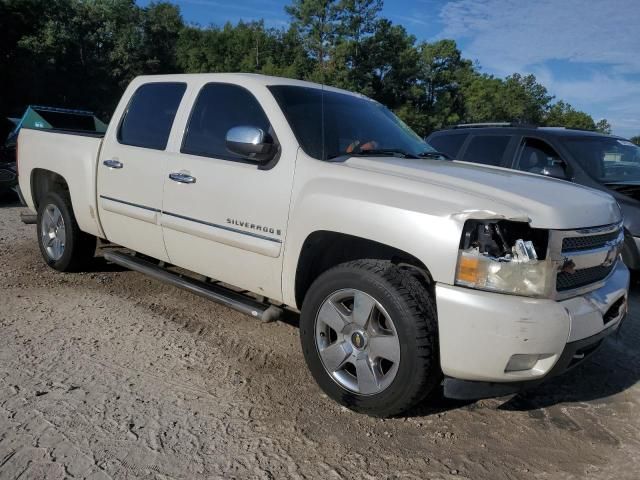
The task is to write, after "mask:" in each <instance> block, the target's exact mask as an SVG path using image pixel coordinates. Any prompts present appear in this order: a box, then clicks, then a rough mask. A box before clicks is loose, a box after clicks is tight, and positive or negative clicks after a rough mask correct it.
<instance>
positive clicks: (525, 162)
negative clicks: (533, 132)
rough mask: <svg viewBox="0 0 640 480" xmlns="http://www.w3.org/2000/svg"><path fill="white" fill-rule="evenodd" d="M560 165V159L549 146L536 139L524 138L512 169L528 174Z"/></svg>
mask: <svg viewBox="0 0 640 480" xmlns="http://www.w3.org/2000/svg"><path fill="white" fill-rule="evenodd" d="M560 164H562V159H561V158H560V155H558V152H556V151H555V150H554V149H553V147H552V146H551V145H549V144H548V143H547V142H545V141H543V140H539V139H537V138H525V139H524V140H523V141H522V144H521V147H520V154H519V155H518V158H517V159H516V164H515V165H514V168H516V169H518V170H522V171H524V172H530V173H542V171H543V170H545V169H546V168H547V167H551V166H553V165H560Z"/></svg>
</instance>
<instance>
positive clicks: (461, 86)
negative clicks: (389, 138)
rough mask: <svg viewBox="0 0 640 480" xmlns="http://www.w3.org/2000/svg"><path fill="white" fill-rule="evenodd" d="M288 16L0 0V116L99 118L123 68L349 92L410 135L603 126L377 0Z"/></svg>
mask: <svg viewBox="0 0 640 480" xmlns="http://www.w3.org/2000/svg"><path fill="white" fill-rule="evenodd" d="M285 10H286V12H287V13H288V15H289V16H290V19H291V25H290V27H289V28H286V29H282V28H280V29H276V28H267V27H265V24H264V22H262V21H257V22H239V23H238V24H235V25H233V24H231V23H227V24H225V25H222V26H216V25H212V26H209V27H206V28H203V27H200V26H194V25H186V24H185V23H184V21H183V19H182V17H181V14H180V10H179V8H178V7H177V6H176V5H175V4H172V3H168V2H159V3H152V4H150V5H148V6H147V7H144V8H143V7H140V6H138V5H137V4H136V3H135V0H0V71H1V72H3V75H1V76H0V88H1V89H2V92H5V94H4V95H2V96H0V115H4V116H6V115H9V114H13V115H15V114H19V113H21V112H22V110H23V109H24V106H25V105H27V104H29V103H32V104H33V103H42V104H47V105H55V106H68V107H75V108H88V109H92V110H94V111H96V112H97V113H98V114H99V115H100V116H102V117H103V118H105V119H108V118H109V115H110V114H111V112H112V111H113V109H114V107H115V104H116V103H117V101H118V99H119V97H120V95H121V93H122V91H123V89H124V88H125V86H126V84H127V83H128V82H129V81H130V80H131V79H132V78H133V77H135V76H137V75H142V74H160V73H174V72H255V73H264V74H269V75H278V76H285V77H292V78H300V79H306V80H312V81H318V82H324V83H326V84H329V85H334V86H338V87H341V88H345V89H348V90H353V91H357V92H361V93H363V94H365V95H368V96H370V97H372V98H374V99H376V100H378V101H379V102H381V103H383V104H385V105H387V106H388V107H390V108H391V109H393V110H394V111H395V112H396V113H398V115H399V116H400V117H401V118H402V119H403V120H405V121H406V122H407V123H408V124H409V125H411V126H412V127H413V128H414V129H415V130H416V131H417V132H418V133H419V134H421V135H427V134H428V133H430V132H431V131H433V130H435V129H439V128H442V127H445V126H447V125H452V124H456V123H463V122H465V123H466V122H487V121H512V122H520V123H535V124H541V125H557V126H567V127H572V128H585V129H589V130H598V131H602V132H605V133H609V132H610V131H611V127H610V125H609V124H608V122H607V121H606V120H600V121H599V122H597V123H596V122H595V121H594V120H593V118H591V116H589V115H588V114H586V113H585V112H580V111H577V110H575V109H574V108H573V107H572V106H571V105H569V104H567V103H565V102H563V101H558V102H556V103H554V102H553V97H552V96H551V95H549V93H548V91H547V89H546V88H545V87H544V86H543V85H542V84H540V83H538V81H537V80H536V78H535V77H534V76H533V75H520V74H517V73H514V74H513V75H511V76H509V77H507V78H505V79H500V78H496V77H494V76H491V75H487V74H483V73H481V72H480V71H479V68H478V66H477V65H474V64H473V63H472V62H471V61H470V60H468V59H465V58H463V57H462V53H461V51H460V49H459V48H458V46H457V45H456V43H455V41H453V40H439V41H435V42H421V43H416V39H415V37H413V36H412V35H409V34H408V33H407V31H406V30H405V29H404V28H403V27H402V26H400V25H395V24H393V23H392V22H391V21H390V20H388V19H385V18H381V17H380V12H381V10H382V0H292V2H291V4H290V5H289V6H287V7H286V8H285Z"/></svg>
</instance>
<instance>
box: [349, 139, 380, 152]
mask: <svg viewBox="0 0 640 480" xmlns="http://www.w3.org/2000/svg"><path fill="white" fill-rule="evenodd" d="M376 148H378V142H376V141H375V140H367V141H366V142H363V143H361V142H360V140H354V141H353V142H351V143H350V144H349V146H348V147H347V149H346V152H347V153H361V152H365V151H367V150H375V149H376Z"/></svg>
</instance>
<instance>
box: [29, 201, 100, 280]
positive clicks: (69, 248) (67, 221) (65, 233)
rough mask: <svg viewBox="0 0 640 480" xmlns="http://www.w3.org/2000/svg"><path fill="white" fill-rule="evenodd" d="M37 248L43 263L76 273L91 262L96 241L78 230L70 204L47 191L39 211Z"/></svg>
mask: <svg viewBox="0 0 640 480" xmlns="http://www.w3.org/2000/svg"><path fill="white" fill-rule="evenodd" d="M37 225H38V245H39V246H40V252H41V253H42V257H43V258H44V261H45V262H47V265H49V266H50V267H51V268H54V269H56V270H58V271H61V272H78V271H82V270H84V269H86V268H87V267H89V266H90V265H91V264H92V262H93V261H94V256H95V250H96V238H95V237H93V236H91V235H89V234H87V233H84V232H83V231H82V230H80V228H79V227H78V223H77V222H76V218H75V216H74V215H73V209H72V208H71V202H70V201H69V200H68V199H67V198H66V197H64V196H62V195H61V194H59V193H56V192H50V193H48V194H47V195H46V197H45V198H44V199H43V200H42V202H40V205H39V208H38V221H37Z"/></svg>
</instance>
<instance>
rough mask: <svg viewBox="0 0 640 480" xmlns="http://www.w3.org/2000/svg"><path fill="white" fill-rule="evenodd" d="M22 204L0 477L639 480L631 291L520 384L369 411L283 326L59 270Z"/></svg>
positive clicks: (1, 256) (12, 277) (9, 250)
mask: <svg viewBox="0 0 640 480" xmlns="http://www.w3.org/2000/svg"><path fill="white" fill-rule="evenodd" d="M20 211H21V209H20V208H18V207H17V206H16V205H15V204H14V205H6V203H5V204H4V205H3V204H1V203H0V280H1V290H0V292H1V293H0V478H2V479H9V478H25V479H38V478H46V479H57V478H92V479H107V478H133V477H143V478H184V479H198V478H259V479H274V478H278V479H280V478H321V479H341V478H356V479H370V478H371V479H373V478H381V479H384V478H403V479H461V478H469V479H491V480H499V479H569V478H576V479H577V478H580V479H581V478H599V479H637V478H640V415H639V414H638V413H639V411H640V409H639V406H640V387H639V385H638V384H637V382H638V379H639V378H640V327H639V322H638V321H637V315H638V312H640V301H639V300H638V299H639V298H640V295H639V294H638V293H635V294H634V298H633V299H632V308H633V309H634V310H633V313H634V314H635V315H636V317H635V318H634V317H633V316H632V317H631V318H630V319H629V321H628V322H627V324H626V325H625V328H624V329H623V336H622V337H621V338H617V339H610V340H608V341H607V343H606V344H605V345H604V347H603V348H602V349H601V350H600V351H599V352H598V353H597V354H596V355H595V356H594V357H593V358H592V360H591V361H589V362H588V363H586V364H584V365H583V366H581V367H578V368H577V369H575V370H573V371H572V372H570V373H568V374H566V375H564V376H562V377H560V378H557V379H555V380H553V381H551V382H550V383H548V384H546V385H544V386H543V387H540V388H539V389H538V390H537V391H535V392H533V393H529V394H527V395H526V396H516V397H504V398H500V399H492V400H484V401H480V402H475V403H465V404H463V403H454V402H450V401H446V400H443V399H436V400H432V401H430V402H429V403H427V404H425V405H423V406H421V407H420V408H419V409H417V410H416V411H413V412H411V413H410V415H408V416H407V417H406V418H398V419H392V420H379V419H373V418H368V417H365V416H362V415H358V414H354V413H351V412H350V411H348V410H346V409H343V408H341V407H339V406H338V405H336V404H335V403H333V402H332V401H330V400H329V399H328V398H326V397H325V396H323V395H322V394H321V392H320V390H319V389H318V387H317V386H316V385H315V383H314V382H313V381H312V379H311V376H310V375H309V373H308V372H307V370H306V368H305V365H304V363H303V358H302V354H301V352H300V348H299V344H298V329H297V327H296V326H295V324H293V323H295V322H292V324H289V323H281V322H277V323H271V324H261V323H259V322H258V321H256V320H254V319H251V318H248V317H245V316H243V315H241V314H238V313H236V312H234V311H231V310H229V309H227V308H224V307H221V306H218V305H216V304H213V303H210V302H208V301H206V300H204V299H201V298H198V297H195V296H193V295H191V294H189V293H185V292H183V291H180V290H177V289H175V288H173V287H170V286H167V285H163V284H161V283H158V282H156V281H152V280H150V279H148V278H145V277H143V276H142V275H140V274H138V273H134V272H129V271H118V270H117V269H115V268H113V269H108V268H107V269H104V271H99V272H94V273H87V274H59V273H56V272H54V271H53V270H50V269H49V268H48V267H46V266H45V265H44V263H43V262H42V260H41V258H40V253H39V251H38V248H37V246H36V241H35V227H34V226H25V225H22V224H21V223H20V222H19V219H18V214H19V212H20ZM639 291H640V289H639Z"/></svg>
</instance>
